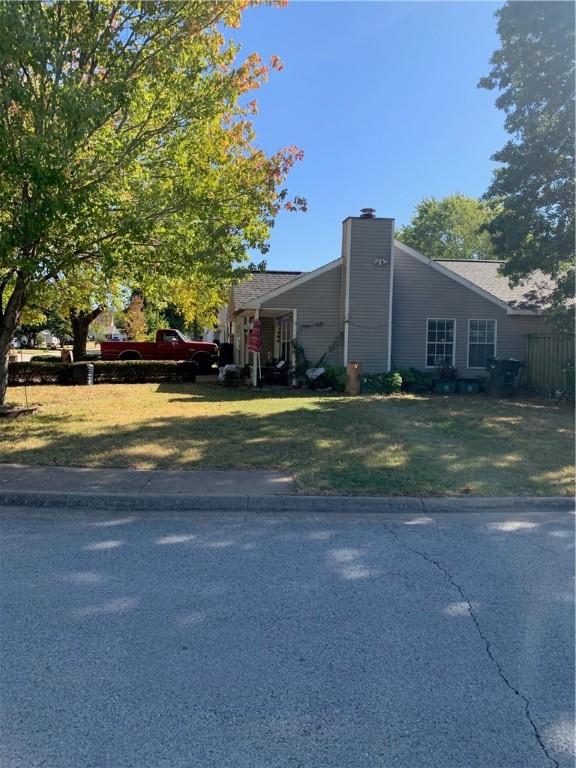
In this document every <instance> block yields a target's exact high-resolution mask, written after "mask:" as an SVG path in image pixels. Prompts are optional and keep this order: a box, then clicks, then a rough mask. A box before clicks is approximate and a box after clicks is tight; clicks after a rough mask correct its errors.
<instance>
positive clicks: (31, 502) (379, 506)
mask: <svg viewBox="0 0 576 768" xmlns="http://www.w3.org/2000/svg"><path fill="white" fill-rule="evenodd" d="M574 505H575V502H574V499H572V498H567V497H564V496H508V497H490V496H482V497H469V496H464V497H460V496H444V497H420V496H277V495H274V496H272V495H270V496H265V495H254V496H251V495H246V494H240V495H232V494H231V495H220V496H216V495H215V496H189V495H184V494H182V495H177V494H166V495H162V496H158V495H156V494H133V493H106V494H102V493H78V492H72V493H62V492H60V491H43V492H39V491H2V492H0V508H2V507H29V508H33V509H49V508H55V507H60V508H64V509H79V510H80V509H81V510H96V509H98V510H107V511H111V512H114V511H134V512H137V511H143V512H144V511H150V512H163V511H166V512H171V511H190V512H192V511H202V512H212V511H213V512H240V513H244V512H261V513H265V512H308V513H314V512H340V513H346V512H348V513H352V512H355V513H358V512H385V513H390V512H396V513H404V514H417V515H420V516H422V515H427V514H434V513H436V514H438V513H446V512H502V513H510V512H515V511H517V512H523V513H525V512H538V511H542V510H550V509H553V510H561V511H562V510H564V511H571V510H574Z"/></svg>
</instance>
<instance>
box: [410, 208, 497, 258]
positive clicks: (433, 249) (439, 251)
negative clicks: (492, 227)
mask: <svg viewBox="0 0 576 768" xmlns="http://www.w3.org/2000/svg"><path fill="white" fill-rule="evenodd" d="M493 217H494V211H493V210H492V209H491V207H490V206H489V205H488V204H487V203H486V202H483V201H481V200H476V198H474V197H466V196H465V195H461V194H454V195H450V196H449V197H444V198H442V199H441V200H437V199H436V198H434V197H428V198H424V200H422V202H421V203H419V204H418V205H417V206H416V213H415V214H414V216H413V217H412V221H411V222H410V224H408V225H407V226H405V227H402V229H400V230H399V231H398V232H397V235H396V236H397V238H398V240H400V241H401V242H402V243H404V244H405V245H408V246H410V248H414V249H415V250H417V251H419V252H420V253H422V254H423V255H424V256H428V258H430V259H493V258H494V247H493V245H492V242H491V239H490V235H489V234H488V232H486V230H485V227H486V226H487V225H488V224H489V222H490V221H492V219H493Z"/></svg>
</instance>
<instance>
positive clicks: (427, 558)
mask: <svg viewBox="0 0 576 768" xmlns="http://www.w3.org/2000/svg"><path fill="white" fill-rule="evenodd" d="M390 531H391V533H392V534H393V536H394V537H395V539H396V540H397V541H398V543H399V544H401V546H403V547H404V549H406V550H408V552H412V554H414V555H418V556H419V557H421V558H422V559H423V560H425V561H426V562H427V563H429V564H430V565H432V566H434V568H436V569H437V570H438V571H440V573H441V574H442V575H443V576H444V578H445V579H446V580H447V581H448V582H449V584H450V585H451V586H452V587H454V589H456V590H457V592H458V594H459V595H460V597H461V598H462V601H463V602H464V603H465V605H466V608H467V611H468V614H469V616H470V618H471V619H472V621H473V623H474V626H475V627H476V631H477V632H478V635H479V636H480V638H481V640H482V642H483V643H484V647H485V649H486V654H487V656H488V658H489V659H490V661H491V662H492V664H493V666H494V668H495V669H496V672H497V673H498V675H499V677H500V678H501V679H502V680H503V681H504V683H505V684H506V686H507V687H508V688H509V689H510V690H511V691H512V693H514V695H515V696H517V697H518V698H519V699H520V701H522V702H523V704H524V713H525V715H526V719H527V720H528V722H529V723H530V725H531V727H532V730H533V731H534V736H535V737H536V741H537V742H538V745H539V747H540V749H541V750H542V752H543V753H544V754H545V755H546V758H547V759H548V760H549V761H550V763H551V765H553V766H555V768H560V763H559V762H558V761H557V760H556V758H554V757H553V756H552V755H551V754H550V753H549V752H548V750H547V748H546V745H545V744H544V742H543V740H542V736H541V735H540V731H539V730H538V726H537V725H536V723H535V722H534V718H533V717H532V713H531V711H530V700H529V699H528V697H527V696H525V695H524V694H523V693H522V691H520V690H518V688H516V686H514V685H513V684H512V683H511V682H510V680H509V679H508V678H507V677H506V674H505V672H504V670H503V669H502V665H501V664H500V662H499V661H498V659H497V658H496V657H495V656H494V653H493V652H492V644H491V642H490V640H489V639H488V638H487V637H486V635H485V634H484V632H483V630H482V627H481V626H480V622H479V621H478V617H477V615H476V613H475V612H474V606H473V604H472V602H471V601H470V600H469V599H468V597H467V595H466V594H465V592H464V590H463V588H462V587H461V585H460V584H458V582H457V581H456V580H455V579H454V577H453V576H452V574H451V573H450V571H448V570H447V569H446V568H445V567H444V566H443V565H442V564H441V563H439V562H438V560H434V558H433V557H430V556H429V555H427V554H426V552H422V551H421V550H419V549H415V548H414V547H410V546H409V545H408V544H406V542H405V541H403V540H402V538H401V537H400V535H399V533H398V530H397V529H396V528H395V527H391V528H390Z"/></svg>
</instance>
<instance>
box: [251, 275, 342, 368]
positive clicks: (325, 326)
mask: <svg viewBox="0 0 576 768" xmlns="http://www.w3.org/2000/svg"><path fill="white" fill-rule="evenodd" d="M341 280H342V267H341V266H340V265H338V266H336V267H334V268H332V269H330V270H328V271H327V272H324V273H323V274H321V275H318V276H317V277H313V278H312V279H310V280H308V281H307V282H305V283H304V284H303V285H300V286H297V287H295V288H292V289H290V290H287V291H286V292H285V293H282V294H281V295H280V296H277V297H276V298H274V299H270V300H269V301H266V302H262V309H295V310H297V318H296V322H297V323H298V332H297V338H298V341H299V343H300V344H302V346H303V347H304V350H305V352H306V357H307V358H308V360H310V362H311V363H312V364H314V363H316V362H317V361H318V360H319V359H320V358H321V357H322V355H324V353H326V352H327V351H328V350H329V348H330V347H331V346H332V345H333V344H334V342H335V341H337V339H339V338H340V339H341V337H342V334H343V329H344V325H343V318H342V315H341V312H340V283H341ZM329 362H331V363H333V364H337V365H341V364H342V344H341V343H340V344H339V346H337V348H336V349H335V350H334V351H333V352H332V354H331V356H330V359H329Z"/></svg>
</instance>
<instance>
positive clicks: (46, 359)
mask: <svg viewBox="0 0 576 768" xmlns="http://www.w3.org/2000/svg"><path fill="white" fill-rule="evenodd" d="M30 362H31V363H56V364H59V363H62V360H61V358H60V355H33V356H32V357H31V358H30Z"/></svg>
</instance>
